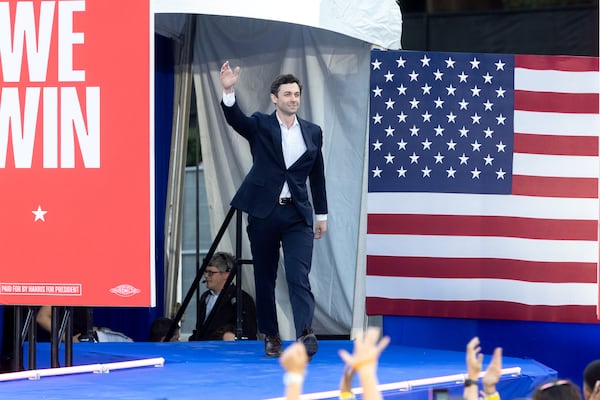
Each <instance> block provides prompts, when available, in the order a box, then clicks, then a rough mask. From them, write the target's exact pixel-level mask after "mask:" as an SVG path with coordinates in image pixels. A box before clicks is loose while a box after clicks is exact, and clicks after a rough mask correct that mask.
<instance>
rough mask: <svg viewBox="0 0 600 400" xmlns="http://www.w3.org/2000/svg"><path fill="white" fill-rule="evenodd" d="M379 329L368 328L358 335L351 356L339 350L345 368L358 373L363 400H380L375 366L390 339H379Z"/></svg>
mask: <svg viewBox="0 0 600 400" xmlns="http://www.w3.org/2000/svg"><path fill="white" fill-rule="evenodd" d="M380 333H381V329H379V328H375V327H370V328H368V329H367V331H366V332H363V333H361V334H359V335H358V336H357V337H356V339H355V340H354V350H353V352H352V354H350V353H348V352H347V351H346V350H340V351H339V355H340V357H341V358H342V360H344V362H345V363H346V366H347V367H348V368H350V369H352V370H353V371H356V373H358V377H359V380H360V385H361V387H362V390H363V393H362V398H363V399H364V400H381V399H382V396H381V393H380V392H379V389H378V388H377V385H378V380H377V364H378V362H379V356H380V355H381V352H382V351H383V350H384V349H385V348H386V347H387V345H388V344H389V343H390V338H389V337H388V336H384V337H382V338H381V340H380V339H379V337H380Z"/></svg>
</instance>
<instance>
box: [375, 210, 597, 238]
mask: <svg viewBox="0 0 600 400" xmlns="http://www.w3.org/2000/svg"><path fill="white" fill-rule="evenodd" d="M367 218H368V222H367V232H368V233H372V234H392V235H393V234H396V235H451V236H499V237H519V238H529V239H550V240H597V238H598V226H597V223H596V221H585V220H560V219H536V218H522V217H500V216H487V215H424V214H369V215H368V216H367Z"/></svg>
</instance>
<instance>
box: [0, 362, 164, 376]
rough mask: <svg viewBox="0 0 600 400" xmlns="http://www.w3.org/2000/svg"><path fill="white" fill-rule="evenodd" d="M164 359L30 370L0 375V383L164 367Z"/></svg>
mask: <svg viewBox="0 0 600 400" xmlns="http://www.w3.org/2000/svg"><path fill="white" fill-rule="evenodd" d="M164 365H165V359H164V358H163V357H157V358H145V359H142V360H133V361H120V362H114V363H108V364H88V365H77V366H74V367H62V368H46V369H32V370H27V371H19V372H7V373H5V374H0V382H4V381H13V380H18V379H32V380H34V379H40V378H41V377H43V376H58V375H70V374H82V373H86V372H93V373H96V374H105V373H108V372H110V371H113V370H118V369H126V368H138V367H150V366H154V367H164Z"/></svg>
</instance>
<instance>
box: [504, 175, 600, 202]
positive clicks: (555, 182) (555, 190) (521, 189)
mask: <svg viewBox="0 0 600 400" xmlns="http://www.w3.org/2000/svg"><path fill="white" fill-rule="evenodd" d="M512 180H513V182H512V185H513V190H512V194H514V195H519V196H539V197H570V198H585V199H595V198H598V179H597V178H561V177H547V176H525V175H513V178H512Z"/></svg>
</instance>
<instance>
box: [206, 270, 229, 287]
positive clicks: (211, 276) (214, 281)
mask: <svg viewBox="0 0 600 400" xmlns="http://www.w3.org/2000/svg"><path fill="white" fill-rule="evenodd" d="M228 276H229V272H221V271H219V268H217V267H215V266H214V265H208V266H206V269H205V270H204V279H206V288H207V289H210V290H212V291H213V292H215V293H219V292H220V291H221V289H223V286H225V281H227V277H228Z"/></svg>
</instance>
